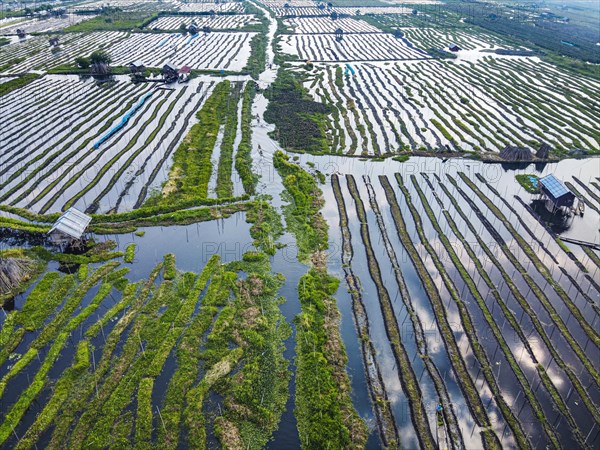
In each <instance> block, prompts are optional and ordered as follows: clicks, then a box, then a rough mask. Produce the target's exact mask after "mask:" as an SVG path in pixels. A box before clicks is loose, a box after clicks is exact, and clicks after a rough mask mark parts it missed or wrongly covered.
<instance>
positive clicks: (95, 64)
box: [75, 50, 112, 75]
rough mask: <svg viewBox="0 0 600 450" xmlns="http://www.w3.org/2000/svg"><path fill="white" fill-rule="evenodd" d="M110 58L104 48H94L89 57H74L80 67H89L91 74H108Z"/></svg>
mask: <svg viewBox="0 0 600 450" xmlns="http://www.w3.org/2000/svg"><path fill="white" fill-rule="evenodd" d="M111 62H112V58H111V57H110V55H109V54H108V53H107V52H106V51H105V50H96V51H95V52H93V53H92V54H91V55H90V56H89V57H87V58H86V57H83V56H79V57H78V58H75V64H76V65H77V67H79V68H80V69H90V72H91V73H92V75H108V74H109V73H110V63H111Z"/></svg>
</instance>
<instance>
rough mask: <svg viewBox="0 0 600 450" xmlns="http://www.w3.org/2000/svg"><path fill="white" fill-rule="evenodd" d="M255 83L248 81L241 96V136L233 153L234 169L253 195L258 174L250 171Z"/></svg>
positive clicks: (247, 190)
mask: <svg viewBox="0 0 600 450" xmlns="http://www.w3.org/2000/svg"><path fill="white" fill-rule="evenodd" d="M256 88H257V86H256V83H253V82H248V83H247V84H246V88H245V89H244V94H243V97H242V124H241V130H242V136H241V140H240V144H239V146H238V149H237V152H236V154H235V170H236V171H237V173H238V175H239V176H240V179H241V180H242V184H243V186H244V191H245V192H246V194H248V195H254V194H255V191H256V185H257V183H258V176H257V175H256V174H255V173H253V172H252V125H251V122H252V102H253V100H254V97H255V95H256Z"/></svg>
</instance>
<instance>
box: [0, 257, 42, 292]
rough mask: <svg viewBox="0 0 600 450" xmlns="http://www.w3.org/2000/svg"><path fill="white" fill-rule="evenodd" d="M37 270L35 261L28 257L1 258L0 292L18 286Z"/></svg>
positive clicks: (8, 290)
mask: <svg viewBox="0 0 600 450" xmlns="http://www.w3.org/2000/svg"><path fill="white" fill-rule="evenodd" d="M34 270H35V262H34V261H32V260H30V259H27V258H0V294H6V293H8V292H10V291H11V290H12V289H14V288H15V287H17V286H18V285H19V284H20V283H21V282H22V281H23V280H25V279H26V278H27V277H29V275H30V274H31V273H32V272H33V271H34Z"/></svg>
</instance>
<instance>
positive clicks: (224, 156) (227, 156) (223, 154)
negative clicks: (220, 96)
mask: <svg viewBox="0 0 600 450" xmlns="http://www.w3.org/2000/svg"><path fill="white" fill-rule="evenodd" d="M240 90H241V86H240V85H236V86H234V87H233V90H232V92H231V95H230V96H229V98H228V100H227V106H226V111H225V119H224V121H225V124H224V128H223V140H222V142H221V148H220V151H219V164H218V168H217V183H216V184H217V185H216V193H217V197H219V198H221V197H223V198H229V197H232V196H233V181H232V180H231V176H232V174H233V150H234V148H233V147H234V145H235V139H236V135H237V129H238V106H239V102H240V97H241V95H240V94H241V92H240Z"/></svg>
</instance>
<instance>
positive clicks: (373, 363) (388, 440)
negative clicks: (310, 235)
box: [331, 175, 400, 448]
mask: <svg viewBox="0 0 600 450" xmlns="http://www.w3.org/2000/svg"><path fill="white" fill-rule="evenodd" d="M331 184H332V187H333V194H334V196H335V200H336V203H337V206H338V211H339V215H340V228H341V231H342V267H343V269H344V274H345V278H346V283H347V284H348V288H349V290H350V295H351V296H352V311H353V313H354V321H355V325H356V328H357V330H358V335H359V338H360V343H361V347H362V356H363V364H364V368H365V372H366V374H367V377H368V378H367V380H368V385H369V394H370V397H371V403H372V404H373V408H374V410H375V413H376V414H377V425H378V427H379V434H380V436H381V441H382V443H383V445H384V446H385V447H387V448H394V447H397V446H399V445H400V438H399V436H398V430H397V427H396V421H395V419H394V415H393V413H392V410H391V405H390V402H389V399H388V396H387V392H386V390H385V384H384V382H383V376H382V374H381V370H380V368H379V364H378V363H377V359H376V354H377V352H376V350H375V346H374V345H373V342H372V341H371V340H370V329H369V318H368V316H367V311H366V309H365V305H364V302H363V297H362V294H361V285H360V280H359V279H358V277H357V276H356V275H355V274H354V271H353V270H352V257H353V249H352V237H351V234H350V228H349V226H348V213H347V212H346V205H345V203H344V197H343V195H342V191H341V188H340V182H339V179H338V176H337V175H333V176H332V178H331Z"/></svg>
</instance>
